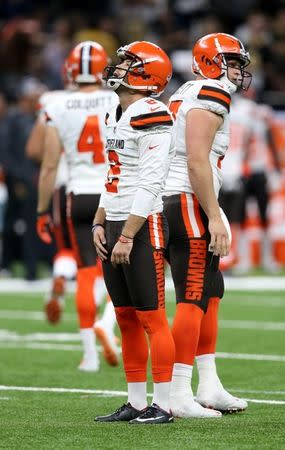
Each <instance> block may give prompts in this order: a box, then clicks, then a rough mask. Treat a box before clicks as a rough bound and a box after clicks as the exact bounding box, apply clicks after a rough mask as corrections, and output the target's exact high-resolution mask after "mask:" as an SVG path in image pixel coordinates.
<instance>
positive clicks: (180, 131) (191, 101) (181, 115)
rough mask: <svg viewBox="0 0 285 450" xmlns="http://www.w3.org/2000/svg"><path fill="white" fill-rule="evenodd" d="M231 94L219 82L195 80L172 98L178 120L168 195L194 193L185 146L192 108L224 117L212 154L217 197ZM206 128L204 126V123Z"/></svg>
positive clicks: (227, 130) (172, 107)
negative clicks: (187, 118) (187, 121)
mask: <svg viewBox="0 0 285 450" xmlns="http://www.w3.org/2000/svg"><path fill="white" fill-rule="evenodd" d="M230 103H231V95H230V93H229V91H228V89H227V87H226V86H225V85H224V84H223V83H222V82H220V81H217V80H209V79H205V80H194V81H188V82H187V83H185V84H183V85H182V86H181V87H180V88H179V89H178V91H176V92H175V94H173V95H172V96H171V97H170V100H169V108H170V110H171V112H172V113H173V115H174V117H176V121H175V125H174V139H175V157H174V158H173V159H172V162H171V165H170V170H169V173H168V177H167V180H166V187H165V195H173V194H179V193H181V192H186V193H193V189H192V186H191V183H190V180H189V176H188V168H187V154H186V143H185V128H186V115H187V113H188V111H190V110H191V109H205V110H207V111H211V112H213V113H215V114H218V115H220V116H222V117H223V119H224V120H223V123H222V125H221V127H220V129H219V130H218V131H217V133H216V136H215V139H214V141H213V144H212V148H211V151H210V162H211V166H212V170H213V181H214V188H215V193H216V195H217V196H218V193H219V190H220V187H221V184H222V175H221V169H220V167H221V160H222V159H223V157H224V156H225V153H226V150H227V148H228V145H229V117H228V116H229V114H228V113H229V109H230ZM201 127H203V123H201Z"/></svg>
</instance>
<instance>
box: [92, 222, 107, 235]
mask: <svg viewBox="0 0 285 450" xmlns="http://www.w3.org/2000/svg"><path fill="white" fill-rule="evenodd" d="M97 227H102V228H104V229H105V227H104V225H102V223H94V224H93V225H92V227H91V232H92V233H94V231H95V230H96V228H97Z"/></svg>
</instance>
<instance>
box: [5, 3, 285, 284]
mask: <svg viewBox="0 0 285 450" xmlns="http://www.w3.org/2000/svg"><path fill="white" fill-rule="evenodd" d="M0 27H1V28H0V30H1V32H0V57H1V62H2V63H1V66H0V236H1V237H0V243H1V247H0V269H2V271H3V272H4V271H9V270H10V269H11V265H12V264H13V262H14V261H15V260H20V261H22V262H23V265H24V267H25V268H26V272H25V277H26V278H27V279H30V280H34V279H36V278H37V276H38V263H39V262H40V261H49V262H51V260H52V255H53V251H54V249H53V248H52V247H47V246H44V245H43V244H42V243H41V242H40V241H39V239H38V238H37V236H36V233H35V221H36V201H37V194H36V192H37V183H38V174H39V166H38V164H37V163H36V162H33V161H32V160H30V159H28V158H27V156H26V153H25V148H26V143H27V139H28V136H29V134H30V131H31V129H32V127H33V124H34V122H35V120H36V117H37V107H38V99H39V97H40V95H41V94H42V93H43V92H45V91H47V90H56V89H62V88H63V82H62V75H63V74H62V67H63V63H64V60H65V58H66V56H67V55H68V53H69V51H70V49H71V48H73V47H74V45H76V44H77V43H78V42H81V41H84V40H94V41H97V42H99V43H100V44H102V45H103V47H104V48H105V49H106V51H107V52H108V54H109V56H110V58H111V59H112V58H114V57H115V50H116V49H117V48H118V47H119V46H120V45H123V44H125V43H126V42H132V41H136V40H149V41H151V42H154V43H157V44H158V45H160V46H161V47H162V48H163V49H164V50H165V51H166V52H167V54H168V55H169V56H170V58H171V61H172V63H173V69H174V74H173V77H172V80H171V82H170V83H169V85H168V88H167V90H166V92H165V93H164V98H163V100H164V101H167V100H168V98H169V96H170V95H171V94H172V93H173V92H174V91H175V90H176V88H177V87H178V86H179V85H181V83H183V82H184V81H186V80H189V79H191V78H193V74H192V73H191V51H190V49H191V48H192V46H193V43H194V42H195V41H196V40H197V39H198V38H199V37H201V36H202V35H205V34H208V33H213V32H226V33H231V34H234V35H236V36H237V37H238V38H240V39H241V40H242V42H243V43H244V44H245V45H246V47H247V49H248V50H249V52H250V55H251V61H252V63H251V72H252V73H253V84H252V85H253V88H254V91H255V97H256V100H257V101H258V102H261V103H266V104H269V105H271V106H272V107H273V109H274V110H276V111H282V110H285V65H284V60H285V1H284V0H272V1H271V2H270V4H268V2H265V1H263V0H260V1H257V0H240V1H238V2H234V3H233V2H224V1H221V0H200V1H198V0H117V1H115V2H111V1H110V0H105V1H104V2H99V1H98V0H97V1H96V0H94V1H92V2H91V1H88V0H82V1H81V2H80V9H79V8H78V2H76V1H72V0H71V1H63V0H62V1H58V0H57V1H55V0H51V1H50V2H49V5H48V7H47V5H46V3H44V2H43V1H42V0H38V1H35V0H3V1H1V4H0ZM280 126H281V125H280ZM278 133H279V134H280V133H281V134H282V130H280V129H279V130H277V134H278ZM283 140H284V141H285V137H283ZM283 155H284V152H283ZM282 158H283V161H282ZM284 160H285V157H284V156H281V166H282V165H283V166H284V165H285V163H284Z"/></svg>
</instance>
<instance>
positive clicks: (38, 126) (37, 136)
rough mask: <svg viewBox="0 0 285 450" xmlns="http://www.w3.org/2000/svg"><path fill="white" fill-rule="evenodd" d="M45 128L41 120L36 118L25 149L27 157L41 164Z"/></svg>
mask: <svg viewBox="0 0 285 450" xmlns="http://www.w3.org/2000/svg"><path fill="white" fill-rule="evenodd" d="M45 128H46V125H45V122H44V121H43V118H42V117H38V119H37V120H36V123H35V125H34V127H33V129H32V131H31V134H30V136H29V139H28V141H27V144H26V148H25V152H26V155H27V157H28V158H31V159H33V160H34V161H37V162H41V161H42V159H43V151H44V140H45Z"/></svg>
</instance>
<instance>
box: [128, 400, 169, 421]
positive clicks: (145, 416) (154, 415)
mask: <svg viewBox="0 0 285 450" xmlns="http://www.w3.org/2000/svg"><path fill="white" fill-rule="evenodd" d="M173 421H174V419H173V415H172V412H170V413H168V412H167V411H164V409H161V408H160V407H159V406H158V405H156V404H155V403H153V404H152V405H151V406H148V407H147V408H145V409H144V410H143V411H141V413H140V415H139V416H137V417H136V418H134V419H132V420H130V422H129V423H130V424H138V425H147V424H155V423H172V422H173Z"/></svg>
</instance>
